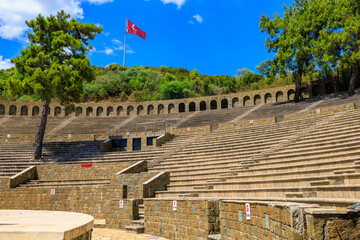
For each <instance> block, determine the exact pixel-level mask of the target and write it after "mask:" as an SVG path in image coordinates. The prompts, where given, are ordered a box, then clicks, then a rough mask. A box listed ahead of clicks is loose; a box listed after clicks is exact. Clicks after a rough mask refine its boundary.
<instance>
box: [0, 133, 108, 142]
mask: <svg viewBox="0 0 360 240" xmlns="http://www.w3.org/2000/svg"><path fill="white" fill-rule="evenodd" d="M105 139H108V135H107V134H99V135H98V134H96V135H95V134H62V135H45V136H44V142H79V141H97V140H105ZM35 141H36V134H6V135H0V142H35Z"/></svg>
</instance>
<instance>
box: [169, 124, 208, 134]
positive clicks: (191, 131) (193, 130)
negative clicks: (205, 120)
mask: <svg viewBox="0 0 360 240" xmlns="http://www.w3.org/2000/svg"><path fill="white" fill-rule="evenodd" d="M211 131H212V127H211V126H210V125H207V126H200V127H188V128H176V129H170V130H167V132H169V133H171V134H174V135H175V136H178V135H189V134H198V133H208V132H211Z"/></svg>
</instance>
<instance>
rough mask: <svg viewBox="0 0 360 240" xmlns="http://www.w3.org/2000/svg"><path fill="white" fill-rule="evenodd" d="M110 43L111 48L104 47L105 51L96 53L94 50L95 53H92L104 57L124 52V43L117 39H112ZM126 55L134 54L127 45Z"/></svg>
mask: <svg viewBox="0 0 360 240" xmlns="http://www.w3.org/2000/svg"><path fill="white" fill-rule="evenodd" d="M111 43H112V46H110V47H105V50H100V51H97V50H96V49H95V51H92V52H97V53H104V54H106V55H116V52H117V51H124V43H123V42H122V41H120V40H118V39H113V40H111ZM126 53H128V54H134V53H136V52H135V51H134V50H132V49H131V47H130V46H129V45H126Z"/></svg>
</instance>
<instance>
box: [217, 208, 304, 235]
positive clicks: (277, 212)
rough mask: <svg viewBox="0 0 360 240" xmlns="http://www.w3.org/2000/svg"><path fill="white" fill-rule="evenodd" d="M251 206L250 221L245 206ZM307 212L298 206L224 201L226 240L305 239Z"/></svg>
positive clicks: (223, 214) (222, 223) (222, 225)
mask: <svg viewBox="0 0 360 240" xmlns="http://www.w3.org/2000/svg"><path fill="white" fill-rule="evenodd" d="M246 203H249V204H250V220H247V217H246V210H245V204H246ZM302 222H303V212H302V209H300V208H298V207H297V205H296V204H289V203H269V202H245V201H221V202H220V229H221V234H222V239H224V240H230V239H250V238H254V239H284V240H286V239H293V240H300V239H303V230H304V229H303V228H304V226H303V224H302Z"/></svg>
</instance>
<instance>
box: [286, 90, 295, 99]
mask: <svg viewBox="0 0 360 240" xmlns="http://www.w3.org/2000/svg"><path fill="white" fill-rule="evenodd" d="M287 95H288V100H289V101H292V100H294V98H295V90H294V89H290V90H289V91H288V94H287Z"/></svg>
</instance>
